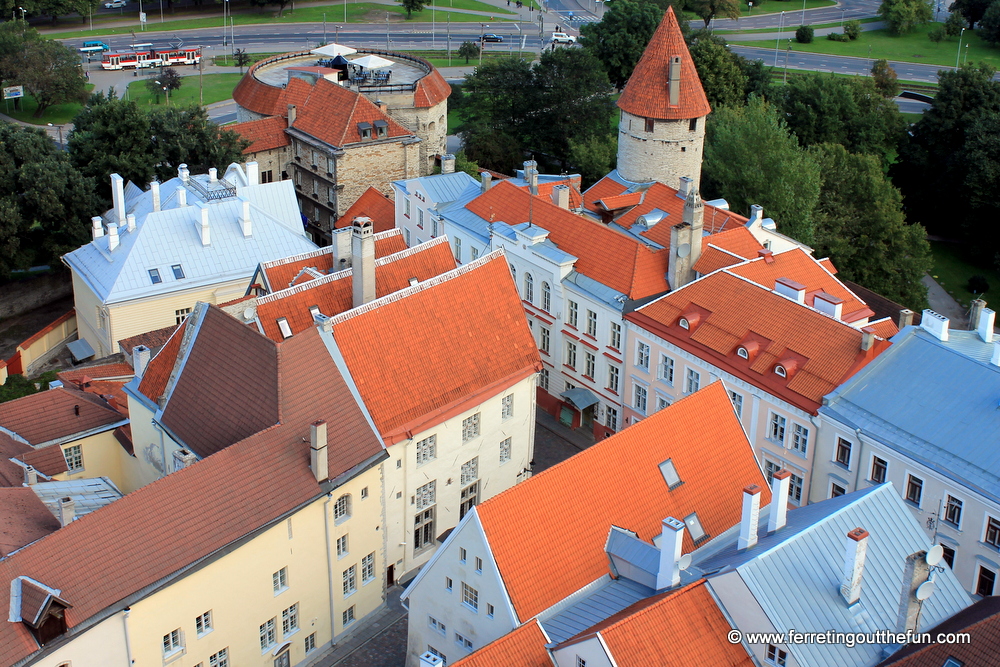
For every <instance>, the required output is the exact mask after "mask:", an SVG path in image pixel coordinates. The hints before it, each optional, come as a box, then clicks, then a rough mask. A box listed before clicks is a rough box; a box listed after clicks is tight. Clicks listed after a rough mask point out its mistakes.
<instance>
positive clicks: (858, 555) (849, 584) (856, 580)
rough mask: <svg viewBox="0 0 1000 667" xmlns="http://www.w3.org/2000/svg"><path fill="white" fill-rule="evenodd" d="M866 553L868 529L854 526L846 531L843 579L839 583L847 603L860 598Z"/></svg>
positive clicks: (852, 602)
mask: <svg viewBox="0 0 1000 667" xmlns="http://www.w3.org/2000/svg"><path fill="white" fill-rule="evenodd" d="M867 553H868V531H867V530H865V529H864V528H855V529H854V530H852V531H851V532H849V533H847V548H846V550H845V551H844V579H843V581H841V583H840V594H841V596H843V598H844V600H846V601H847V604H854V603H855V602H857V601H858V600H860V599H861V578H862V576H863V575H864V573H865V555H866V554H867Z"/></svg>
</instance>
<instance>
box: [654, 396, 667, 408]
mask: <svg viewBox="0 0 1000 667" xmlns="http://www.w3.org/2000/svg"><path fill="white" fill-rule="evenodd" d="M668 405H670V401H669V400H668V399H667V398H666V397H664V396H659V395H657V397H656V411H657V412H659V411H660V410H662V409H663V408H665V407H667V406H668Z"/></svg>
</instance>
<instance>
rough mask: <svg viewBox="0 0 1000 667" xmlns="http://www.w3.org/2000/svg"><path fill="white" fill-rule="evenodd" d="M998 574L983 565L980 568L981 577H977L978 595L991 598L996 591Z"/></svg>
mask: <svg viewBox="0 0 1000 667" xmlns="http://www.w3.org/2000/svg"><path fill="white" fill-rule="evenodd" d="M996 583H997V573H996V572H994V571H993V570H990V569H988V568H986V567H983V566H982V565H980V566H979V576H978V577H976V595H981V596H982V597H989V596H990V595H993V591H994V590H995V589H996Z"/></svg>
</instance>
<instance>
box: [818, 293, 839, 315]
mask: <svg viewBox="0 0 1000 667" xmlns="http://www.w3.org/2000/svg"><path fill="white" fill-rule="evenodd" d="M813 308H815V309H816V310H818V311H819V312H821V313H826V314H827V315H829V316H831V317H833V318H834V319H835V320H839V319H841V318H842V317H843V314H844V300H843V299H841V298H839V297H835V296H833V295H832V294H827V293H826V292H819V293H817V294H816V296H815V297H813Z"/></svg>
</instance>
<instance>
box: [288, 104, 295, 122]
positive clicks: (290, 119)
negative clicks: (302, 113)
mask: <svg viewBox="0 0 1000 667" xmlns="http://www.w3.org/2000/svg"><path fill="white" fill-rule="evenodd" d="M292 125H295V105H294V104H289V105H288V127H291V126H292Z"/></svg>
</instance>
